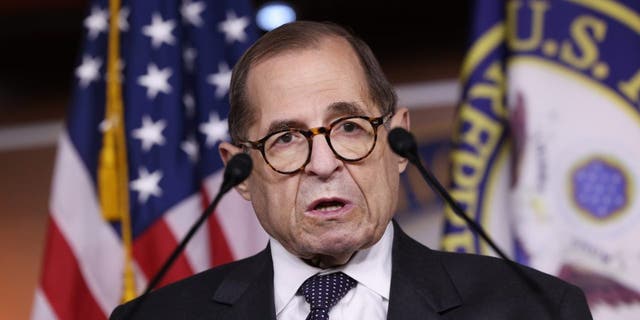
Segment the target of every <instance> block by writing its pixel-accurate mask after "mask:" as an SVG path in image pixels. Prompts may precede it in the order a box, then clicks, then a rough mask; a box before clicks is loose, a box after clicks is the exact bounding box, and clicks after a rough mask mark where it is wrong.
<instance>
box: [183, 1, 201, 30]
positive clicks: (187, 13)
mask: <svg viewBox="0 0 640 320" xmlns="http://www.w3.org/2000/svg"><path fill="white" fill-rule="evenodd" d="M206 7H207V6H206V5H205V4H204V2H202V1H199V2H191V1H190V0H186V1H185V2H184V3H183V4H182V7H181V8H180V13H181V14H182V18H183V19H184V20H185V21H186V22H189V23H190V24H192V25H194V26H196V27H200V26H202V24H203V23H204V22H203V21H202V18H201V17H200V14H201V13H202V11H204V9H205V8H206Z"/></svg>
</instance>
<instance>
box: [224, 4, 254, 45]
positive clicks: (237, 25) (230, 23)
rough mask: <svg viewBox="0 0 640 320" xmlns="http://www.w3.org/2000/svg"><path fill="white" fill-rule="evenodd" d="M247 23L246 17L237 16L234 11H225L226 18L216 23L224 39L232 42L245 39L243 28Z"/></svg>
mask: <svg viewBox="0 0 640 320" xmlns="http://www.w3.org/2000/svg"><path fill="white" fill-rule="evenodd" d="M248 25H249V18H248V17H237V16H236V13H235V12H233V11H231V10H229V11H227V19H226V20H224V21H222V22H220V24H218V30H219V31H222V32H224V35H225V41H226V42H228V43H233V42H234V41H239V42H244V41H245V40H247V34H246V33H245V30H244V29H245V28H246V27H247V26H248Z"/></svg>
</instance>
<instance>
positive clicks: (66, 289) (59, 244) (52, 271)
mask: <svg viewBox="0 0 640 320" xmlns="http://www.w3.org/2000/svg"><path fill="white" fill-rule="evenodd" d="M46 244H47V245H46V246H47V247H46V248H45V255H44V261H43V263H44V264H43V266H44V267H43V269H42V279H41V286H42V291H43V292H44V294H45V296H46V297H47V299H48V300H49V303H50V304H51V308H52V309H53V310H54V312H55V313H56V315H57V316H58V319H60V320H71V319H106V318H107V316H106V315H105V314H104V313H103V311H102V309H101V308H100V307H99V306H98V304H97V302H96V301H95V299H94V298H93V295H92V294H91V291H89V288H88V287H87V284H86V283H85V280H84V278H83V276H82V273H81V271H80V267H79V265H78V261H77V259H76V257H75V255H74V254H73V252H72V251H71V247H70V246H69V244H68V243H67V241H66V239H65V238H64V235H63V234H62V233H61V232H60V229H58V226H57V225H56V223H55V220H54V219H52V218H51V217H49V227H48V230H47V241H46Z"/></svg>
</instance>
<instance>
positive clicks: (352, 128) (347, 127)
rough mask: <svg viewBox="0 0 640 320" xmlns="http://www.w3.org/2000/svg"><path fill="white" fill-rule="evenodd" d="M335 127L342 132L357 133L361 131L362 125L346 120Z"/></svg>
mask: <svg viewBox="0 0 640 320" xmlns="http://www.w3.org/2000/svg"><path fill="white" fill-rule="evenodd" d="M337 129H338V130H339V131H340V132H343V133H358V132H360V131H362V126H360V125H359V124H357V123H355V122H351V121H348V122H345V123H342V124H340V126H338V128H337Z"/></svg>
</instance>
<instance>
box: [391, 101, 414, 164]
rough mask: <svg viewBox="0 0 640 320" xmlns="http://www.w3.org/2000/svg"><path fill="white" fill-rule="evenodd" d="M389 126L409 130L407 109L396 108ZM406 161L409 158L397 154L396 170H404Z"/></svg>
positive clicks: (409, 122) (409, 123) (407, 161)
mask: <svg viewBox="0 0 640 320" xmlns="http://www.w3.org/2000/svg"><path fill="white" fill-rule="evenodd" d="M390 127H391V129H393V128H396V127H401V128H404V129H406V130H407V131H409V130H410V129H411V128H410V127H411V121H410V119H409V109H407V108H398V110H396V113H395V114H394V115H393V117H392V118H391V121H390ZM408 163H409V160H407V159H406V158H403V157H401V156H398V171H399V172H400V173H402V172H404V170H405V169H406V168H407V164H408Z"/></svg>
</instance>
